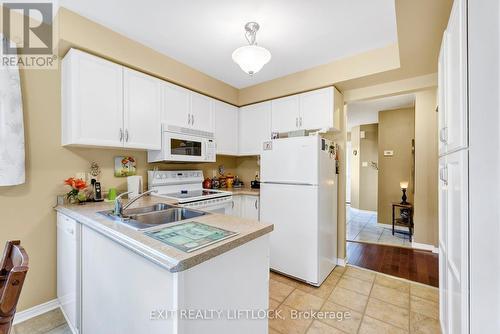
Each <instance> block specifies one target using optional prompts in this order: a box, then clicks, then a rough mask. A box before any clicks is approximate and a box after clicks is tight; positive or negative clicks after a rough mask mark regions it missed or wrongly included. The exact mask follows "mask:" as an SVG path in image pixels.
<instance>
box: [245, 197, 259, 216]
mask: <svg viewBox="0 0 500 334" xmlns="http://www.w3.org/2000/svg"><path fill="white" fill-rule="evenodd" d="M241 197H242V203H241V212H242V215H241V216H242V218H245V219H252V220H259V196H249V195H243V196H241Z"/></svg>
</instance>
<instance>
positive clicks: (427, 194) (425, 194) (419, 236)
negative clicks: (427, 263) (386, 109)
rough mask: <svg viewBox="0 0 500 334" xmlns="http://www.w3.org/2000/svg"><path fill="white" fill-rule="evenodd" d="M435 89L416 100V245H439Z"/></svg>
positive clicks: (420, 95) (420, 94)
mask: <svg viewBox="0 0 500 334" xmlns="http://www.w3.org/2000/svg"><path fill="white" fill-rule="evenodd" d="M436 102H437V101H436V90H435V89H430V90H426V91H423V92H419V93H417V94H416V101H415V200H414V202H415V215H414V220H415V242H417V243H423V244H430V245H434V246H436V247H437V246H438V136H437V128H438V124H437V123H438V116H437V112H436Z"/></svg>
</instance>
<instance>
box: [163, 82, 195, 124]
mask: <svg viewBox="0 0 500 334" xmlns="http://www.w3.org/2000/svg"><path fill="white" fill-rule="evenodd" d="M162 90H163V104H162V122H164V123H166V124H168V125H174V126H180V127H184V128H187V127H189V126H190V125H191V113H190V109H189V105H190V102H189V100H190V97H189V90H187V89H185V88H182V87H179V86H176V85H173V84H170V83H168V82H163V83H162Z"/></svg>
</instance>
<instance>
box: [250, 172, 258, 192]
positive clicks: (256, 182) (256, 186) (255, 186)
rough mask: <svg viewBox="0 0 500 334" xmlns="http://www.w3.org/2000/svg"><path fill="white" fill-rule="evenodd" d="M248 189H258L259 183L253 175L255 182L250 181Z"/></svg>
mask: <svg viewBox="0 0 500 334" xmlns="http://www.w3.org/2000/svg"><path fill="white" fill-rule="evenodd" d="M250 188H252V189H260V181H259V176H258V175H255V180H253V181H250Z"/></svg>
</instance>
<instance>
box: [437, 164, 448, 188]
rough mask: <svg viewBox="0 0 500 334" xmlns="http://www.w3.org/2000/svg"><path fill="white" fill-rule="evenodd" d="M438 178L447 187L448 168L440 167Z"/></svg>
mask: <svg viewBox="0 0 500 334" xmlns="http://www.w3.org/2000/svg"><path fill="white" fill-rule="evenodd" d="M439 178H440V179H441V181H443V183H444V184H445V185H448V168H447V167H442V168H441V169H440V170H439Z"/></svg>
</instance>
